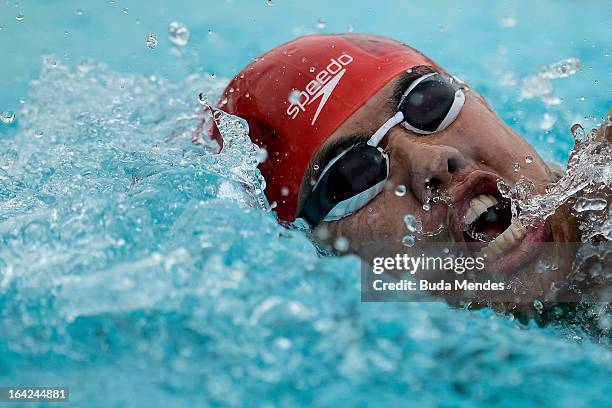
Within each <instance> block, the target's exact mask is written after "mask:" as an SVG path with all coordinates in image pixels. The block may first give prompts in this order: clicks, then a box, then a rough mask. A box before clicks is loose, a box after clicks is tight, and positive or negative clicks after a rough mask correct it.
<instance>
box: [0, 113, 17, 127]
mask: <svg viewBox="0 0 612 408" xmlns="http://www.w3.org/2000/svg"><path fill="white" fill-rule="evenodd" d="M0 120H1V121H2V122H3V123H6V124H7V125H8V124H10V123H13V121H14V120H15V113H13V111H5V112H2V113H0Z"/></svg>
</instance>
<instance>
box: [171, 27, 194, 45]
mask: <svg viewBox="0 0 612 408" xmlns="http://www.w3.org/2000/svg"><path fill="white" fill-rule="evenodd" d="M189 34H190V33H189V30H188V29H187V27H185V25H184V24H182V23H179V22H177V21H173V22H171V23H170V25H169V26H168V38H169V39H170V41H171V42H172V43H173V44H175V45H178V46H179V47H184V46H185V45H187V43H188V42H189Z"/></svg>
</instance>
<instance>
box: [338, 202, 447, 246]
mask: <svg viewBox="0 0 612 408" xmlns="http://www.w3.org/2000/svg"><path fill="white" fill-rule="evenodd" d="M446 209H447V207H446V206H445V205H444V204H443V203H438V204H434V205H433V207H432V209H431V210H430V211H427V212H425V211H423V210H422V208H421V205H420V204H419V203H418V202H417V201H416V200H415V199H414V197H412V196H410V194H409V193H407V194H406V195H405V196H403V197H398V196H396V195H395V193H394V192H393V191H385V192H383V193H381V195H380V196H378V197H377V198H376V199H374V200H372V201H371V202H370V203H369V204H368V205H367V206H365V207H364V208H362V209H360V210H359V211H358V212H356V213H355V214H353V215H351V216H350V217H347V218H343V219H341V220H338V221H334V222H330V223H327V224H326V227H327V233H328V236H329V238H328V244H333V242H334V240H335V239H336V238H338V237H344V238H347V239H348V240H349V242H350V248H351V251H352V252H357V253H359V252H360V250H361V248H362V245H364V244H365V243H367V242H373V241H381V242H382V241H384V242H387V243H390V244H391V243H397V244H398V245H401V240H402V238H403V237H404V236H405V235H407V234H409V231H408V229H407V227H406V224H405V223H404V217H405V216H406V215H407V214H412V215H414V216H415V217H416V218H417V219H418V220H420V221H421V223H422V226H423V230H424V231H434V230H435V229H436V228H437V227H438V225H439V224H446V218H445V217H446V213H447V211H446ZM422 239H423V240H427V241H429V240H439V239H444V238H443V237H442V236H441V235H438V236H436V237H433V238H428V237H422ZM446 239H447V238H446Z"/></svg>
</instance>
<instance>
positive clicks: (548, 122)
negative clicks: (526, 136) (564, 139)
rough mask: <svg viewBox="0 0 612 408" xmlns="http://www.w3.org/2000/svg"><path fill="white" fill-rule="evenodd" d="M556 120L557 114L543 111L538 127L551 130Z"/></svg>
mask: <svg viewBox="0 0 612 408" xmlns="http://www.w3.org/2000/svg"><path fill="white" fill-rule="evenodd" d="M556 122H557V115H555V114H550V113H548V112H545V113H544V115H543V116H542V121H541V122H540V129H542V130H551V129H552V128H553V126H554V125H555V123H556Z"/></svg>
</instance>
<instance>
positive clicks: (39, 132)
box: [34, 130, 43, 139]
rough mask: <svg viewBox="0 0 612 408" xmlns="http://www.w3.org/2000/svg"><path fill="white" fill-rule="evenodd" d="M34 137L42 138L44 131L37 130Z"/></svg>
mask: <svg viewBox="0 0 612 408" xmlns="http://www.w3.org/2000/svg"><path fill="white" fill-rule="evenodd" d="M34 137H35V138H37V139H40V138H41V137H43V131H42V130H37V131H36V132H34Z"/></svg>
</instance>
